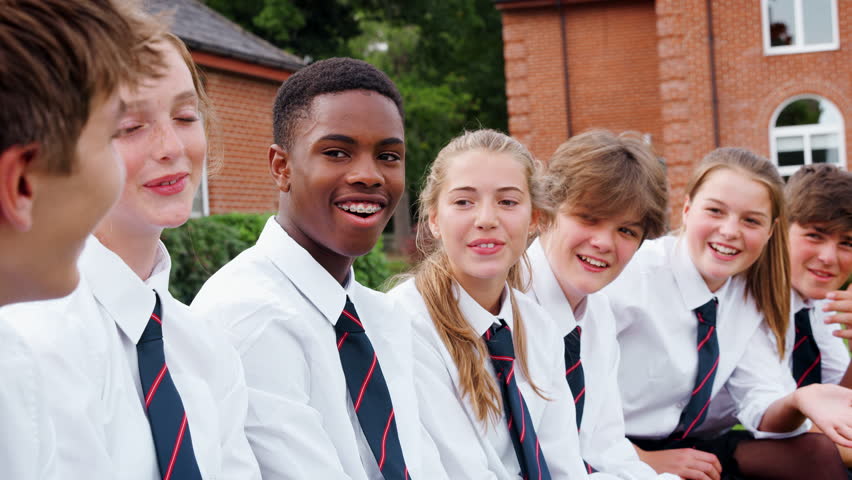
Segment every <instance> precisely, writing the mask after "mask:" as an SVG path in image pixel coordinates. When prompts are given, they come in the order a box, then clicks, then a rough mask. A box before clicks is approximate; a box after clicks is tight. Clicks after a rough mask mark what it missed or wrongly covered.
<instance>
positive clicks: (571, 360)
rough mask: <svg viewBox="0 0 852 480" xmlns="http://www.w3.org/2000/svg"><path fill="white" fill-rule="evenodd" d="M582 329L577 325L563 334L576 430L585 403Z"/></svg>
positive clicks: (567, 376) (578, 426) (567, 377)
mask: <svg viewBox="0 0 852 480" xmlns="http://www.w3.org/2000/svg"><path fill="white" fill-rule="evenodd" d="M582 334H583V329H582V328H580V326H579V325H577V326H576V327H575V328H574V330H571V333H569V334H568V335H565V378H566V379H567V380H568V386H569V387H571V394H572V395H574V408H575V409H576V412H577V430H580V423H581V422H582V421H583V406H584V405H585V403H586V376H585V374H584V373H583V362H582V360H581V359H580V336H581V335H582Z"/></svg>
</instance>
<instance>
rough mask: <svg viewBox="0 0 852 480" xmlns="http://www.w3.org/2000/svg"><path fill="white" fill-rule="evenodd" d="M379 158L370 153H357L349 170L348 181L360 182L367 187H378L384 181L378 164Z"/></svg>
mask: <svg viewBox="0 0 852 480" xmlns="http://www.w3.org/2000/svg"><path fill="white" fill-rule="evenodd" d="M378 162H379V160H377V159H375V158H373V155H372V154H363V155H357V156H356V157H354V161H353V162H352V164H351V166H352V168H351V169H350V170H349V183H350V184H361V185H363V186H365V187H368V188H375V187H380V186H382V185H383V184H384V183H385V177H384V175H383V174H382V170H381V168H380V167H379V165H378Z"/></svg>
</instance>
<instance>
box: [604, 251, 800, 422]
mask: <svg viewBox="0 0 852 480" xmlns="http://www.w3.org/2000/svg"><path fill="white" fill-rule="evenodd" d="M604 292H605V293H606V294H607V296H608V297H609V299H610V303H611V305H612V309H613V313H614V314H615V319H616V329H617V335H618V342H619V345H620V347H621V364H620V367H619V378H618V379H619V387H620V388H621V397H622V405H623V407H624V419H625V426H626V431H627V435H628V436H635V437H638V438H649V439H661V438H665V437H668V435H670V434H671V433H672V432H673V431H674V429H675V428H676V427H677V424H678V420H679V419H680V415H681V412H682V411H683V408H684V407H685V406H686V405H687V403H688V401H689V398H690V396H691V392H692V389H693V388H694V387H695V377H696V375H697V371H698V355H697V354H696V353H695V348H696V337H697V331H698V323H697V320H696V317H695V314H694V312H693V309H695V308H697V307H699V306H701V305H703V304H705V303H707V302H708V301H710V300H711V299H712V298H713V297H716V298H718V301H719V305H718V308H717V313H716V334H717V338H718V341H719V348H720V352H721V355H720V358H719V364H718V367H717V369H716V376H715V379H714V381H713V388H712V393H711V394H712V395H713V396H714V397H715V396H716V394H717V393H719V391H720V390H721V389H722V388H723V387H727V390H728V392H729V393H730V394H731V398H732V399H733V402H734V405H736V411H735V413H736V418H738V419H739V421H740V423H742V424H743V426H744V427H746V429H748V430H749V431H750V432H751V433H752V434H753V435H755V437H756V438H767V437H784V436H792V435H797V434H800V433H802V432H805V431H807V429H808V428H809V427H810V425H809V424H808V422H805V423H804V424H802V425H801V426H800V427H799V428H797V429H796V430H794V431H793V432H786V433H769V432H761V431H759V430H758V426H759V425H760V421H761V419H762V418H763V414H764V413H765V412H766V410H767V408H768V407H769V406H770V405H771V404H772V403H773V402H774V401H776V400H778V399H780V398H781V397H783V396H785V395H787V394H789V393H790V392H792V391H793V390H794V389H795V383H794V382H793V379H792V377H791V376H790V372H789V370H787V369H785V368H784V367H783V365H782V364H781V362H780V361H779V359H778V355H777V354H776V353H775V348H774V347H773V343H772V342H771V341H770V337H769V334H768V333H767V332H768V328H767V327H766V325H765V322H764V321H763V316H762V315H761V314H760V313H759V312H758V310H757V307H756V306H755V304H754V302H753V300H752V299H751V298H745V296H744V295H745V279H744V278H743V277H742V276H735V277H732V278H730V279H729V280H728V281H727V282H726V283H725V284H724V285H723V286H722V287H721V288H720V289H719V290H717V291H716V292H710V290H709V289H708V288H707V284H706V283H704V280H703V279H702V278H701V275H700V274H699V272H698V270H697V269H696V268H695V265H694V264H693V263H692V261H691V259H690V257H689V254H688V252H687V247H686V245H684V244H682V243H681V242H679V241H678V237H674V236H668V237H664V238H661V239H657V240H651V241H646V242H644V244H643V245H642V247H641V248H640V249H639V251H638V252H637V253H636V255H635V256H634V257H633V259H632V260H631V261H630V263H629V264H628V265H627V268H625V270H624V272H623V273H622V274H621V275H620V276H619V277H618V278H617V279H616V280H615V281H614V282H613V283H611V284H610V285H609V286H607V287H606V288H605V289H604ZM711 406H712V403H711ZM717 433H718V425H716V424H714V422H712V421H710V422H708V421H705V422H703V423H702V424H701V425H700V426H698V427H697V428H696V429H695V431H694V432H693V435H695V436H699V437H701V436H713V435H715V434H717Z"/></svg>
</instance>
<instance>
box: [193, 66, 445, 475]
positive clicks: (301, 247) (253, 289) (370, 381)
mask: <svg viewBox="0 0 852 480" xmlns="http://www.w3.org/2000/svg"><path fill="white" fill-rule="evenodd" d="M273 124H274V127H273V128H274V132H273V135H274V141H275V144H274V145H272V146H271V147H270V149H269V168H270V171H271V173H272V176H273V178H274V180H275V183H276V185H277V186H278V190H279V204H278V213H277V215H276V216H274V217H272V218H270V219H269V221H268V222H267V224H266V227H265V228H264V230H263V232H262V233H261V235H260V238H259V239H258V241H257V244H256V245H255V246H254V247H252V248H250V249H248V250H247V251H245V252H243V253H242V254H241V255H240V256H238V257H237V258H235V259H234V260H233V261H232V262H230V263H229V264H228V265H226V266H225V267H223V268H222V269H221V270H220V271H219V272H217V273H216V274H215V275H213V277H211V278H210V280H209V281H208V282H207V283H206V284H205V285H204V287H203V288H202V289H201V292H200V293H199V294H198V296H197V297H196V298H195V301H194V302H193V304H192V308H193V309H194V310H196V311H197V312H198V313H200V314H201V315H204V316H206V317H207V318H210V319H211V320H213V321H215V322H217V323H218V324H219V325H221V326H223V327H224V328H225V329H226V330H227V331H228V333H229V335H230V337H231V339H232V340H233V342H234V345H235V346H236V347H237V350H238V351H239V352H240V355H241V356H242V359H243V364H244V367H245V372H246V381H247V384H248V387H249V415H248V419H247V424H246V432H247V434H248V437H249V441H250V442H251V445H252V448H253V449H254V453H255V455H256V456H257V459H258V462H259V463H260V466H261V471H262V474H263V477H264V478H265V479H270V478H271V479H282V478H293V479H301V478H351V479H368V478H369V479H379V478H385V479H387V480H392V479H394V480H395V479H400V480H403V479H405V478H408V477H409V476H410V477H412V478H429V479H432V478H445V477H446V474H445V473H444V471H443V470H442V468H441V465H440V462H439V459H438V455H437V451H436V450H435V447H434V444H433V443H432V441H431V439H430V438H429V437H428V436H427V435H426V434H425V433H424V430H423V429H422V427H421V425H420V420H419V416H418V411H417V398H416V396H415V391H414V383H413V363H412V359H411V350H412V345H411V326H410V323H409V321H408V319H407V318H406V317H405V315H404V314H403V313H401V311H399V310H397V309H395V308H394V307H393V306H392V304H391V303H390V301H389V300H387V299H386V297H385V296H384V295H383V294H380V293H377V292H374V291H372V290H369V289H367V288H365V287H363V286H361V285H360V284H358V282H357V281H356V280H355V278H354V274H353V270H352V263H353V262H354V260H355V258H357V257H359V256H361V255H364V254H366V253H367V252H369V251H370V250H371V249H372V248H373V246H374V245H375V244H376V241H377V240H378V237H379V235H380V234H381V233H382V230H383V229H384V228H385V225H386V224H387V222H388V220H389V219H390V217H391V215H392V213H393V211H394V208H395V207H396V205H397V202H398V200H399V198H400V195H401V194H402V191H403V188H404V178H405V177H404V173H405V164H404V161H405V142H404V139H405V136H404V129H403V110H402V100H401V98H400V95H399V92H398V91H397V89H396V87H395V86H394V84H393V83H392V82H391V81H390V79H388V77H387V76H386V75H385V74H384V73H382V72H380V71H379V70H377V69H376V68H374V67H372V66H370V65H369V64H367V63H364V62H361V61H358V60H352V59H346V58H333V59H328V60H324V61H320V62H317V63H314V64H312V65H310V66H308V67H306V68H304V69H302V70H300V71H299V72H297V73H296V74H294V75H293V76H292V77H290V78H289V79H288V80H287V81H286V82H285V83H284V84H283V85H282V87H281V89H280V90H279V91H278V95H277V97H276V99H275V104H274V106H273Z"/></svg>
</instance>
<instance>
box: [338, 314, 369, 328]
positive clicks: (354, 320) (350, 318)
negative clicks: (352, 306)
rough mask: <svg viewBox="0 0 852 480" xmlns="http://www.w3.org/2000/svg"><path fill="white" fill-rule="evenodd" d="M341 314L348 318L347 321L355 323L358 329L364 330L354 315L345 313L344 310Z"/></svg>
mask: <svg viewBox="0 0 852 480" xmlns="http://www.w3.org/2000/svg"><path fill="white" fill-rule="evenodd" d="M343 314H344V315H346V316H347V317H349V320H352V321H353V322H355V323H357V324H358V326H359V327H361V328H364V325H361V321H360V320H358V319H357V318H355V316H354V315H352V314H351V313H349V312H347V311H346V310H344V311H343Z"/></svg>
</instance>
